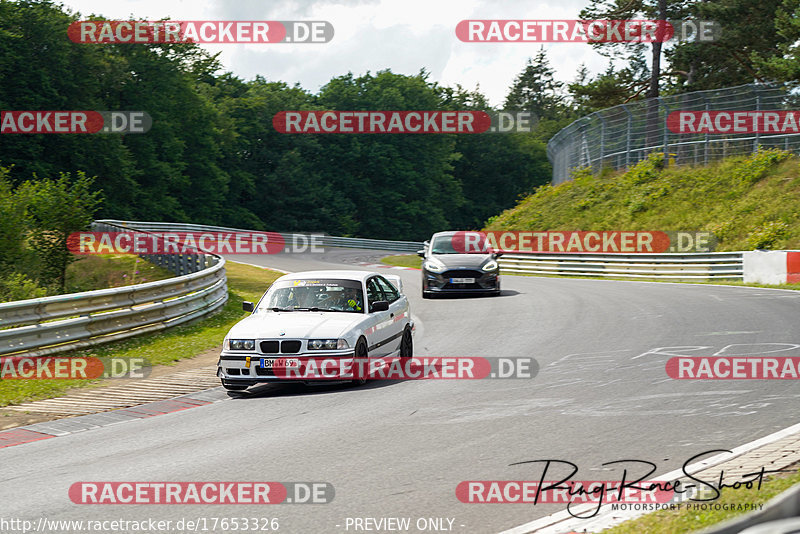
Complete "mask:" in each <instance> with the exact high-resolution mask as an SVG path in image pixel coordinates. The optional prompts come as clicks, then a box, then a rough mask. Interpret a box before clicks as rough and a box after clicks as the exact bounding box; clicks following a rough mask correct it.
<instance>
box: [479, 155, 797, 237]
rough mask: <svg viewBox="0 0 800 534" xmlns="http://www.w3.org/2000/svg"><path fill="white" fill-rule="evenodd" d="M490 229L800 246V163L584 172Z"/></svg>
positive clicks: (766, 160) (757, 160)
mask: <svg viewBox="0 0 800 534" xmlns="http://www.w3.org/2000/svg"><path fill="white" fill-rule="evenodd" d="M486 230H536V231H548V230H549V231H570V230H586V231H589V230H594V231H622V230H625V231H677V230H687V231H710V232H713V233H714V234H715V235H716V237H717V239H718V240H719V242H718V246H717V250H719V251H726V250H753V249H755V248H768V249H791V248H800V158H798V157H796V156H792V155H791V154H790V153H788V152H783V151H778V150H762V151H760V152H758V153H755V154H753V155H751V156H737V157H731V158H727V159H725V160H721V161H718V162H715V163H712V164H710V165H708V166H705V167H703V166H698V167H694V166H671V167H667V168H665V167H664V166H663V157H662V156H661V155H660V154H654V155H651V157H650V158H649V159H647V160H644V161H642V162H640V163H638V164H637V165H636V166H634V167H632V168H631V169H629V170H627V171H625V172H611V171H607V172H603V173H600V174H599V175H597V176H593V175H591V174H590V173H589V172H588V171H578V172H576V173H575V180H573V181H571V182H566V183H563V184H560V185H557V186H551V185H545V186H542V187H539V188H538V189H537V190H536V191H535V192H534V194H532V195H530V196H528V197H527V198H525V199H523V200H521V201H520V202H519V203H518V204H517V205H516V206H515V207H514V208H511V209H509V210H506V211H505V212H503V213H502V214H500V215H498V216H496V217H492V218H491V219H489V221H487V225H486Z"/></svg>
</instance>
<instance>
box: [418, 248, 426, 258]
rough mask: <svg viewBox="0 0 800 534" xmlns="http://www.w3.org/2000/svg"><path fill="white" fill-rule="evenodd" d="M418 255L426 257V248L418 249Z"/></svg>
mask: <svg viewBox="0 0 800 534" xmlns="http://www.w3.org/2000/svg"><path fill="white" fill-rule="evenodd" d="M417 256H419V257H420V258H424V257H425V251H424V250H418V251H417Z"/></svg>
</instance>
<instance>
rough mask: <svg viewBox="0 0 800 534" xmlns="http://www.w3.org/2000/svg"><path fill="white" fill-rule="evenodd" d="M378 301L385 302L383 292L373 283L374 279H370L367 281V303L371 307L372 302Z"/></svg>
mask: <svg viewBox="0 0 800 534" xmlns="http://www.w3.org/2000/svg"><path fill="white" fill-rule="evenodd" d="M379 300H386V299H385V298H384V296H383V291H382V290H381V288H380V286H379V285H378V284H377V282H376V281H375V278H370V279H369V281H367V302H368V304H369V305H370V306H372V303H373V302H377V301H379Z"/></svg>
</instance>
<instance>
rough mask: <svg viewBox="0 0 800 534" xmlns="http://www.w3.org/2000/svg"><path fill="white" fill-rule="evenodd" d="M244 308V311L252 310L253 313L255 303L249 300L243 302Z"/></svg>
mask: <svg viewBox="0 0 800 534" xmlns="http://www.w3.org/2000/svg"><path fill="white" fill-rule="evenodd" d="M242 309H243V310H244V311H246V312H251V313H252V311H253V309H254V308H253V303H252V302H247V301H244V302H242Z"/></svg>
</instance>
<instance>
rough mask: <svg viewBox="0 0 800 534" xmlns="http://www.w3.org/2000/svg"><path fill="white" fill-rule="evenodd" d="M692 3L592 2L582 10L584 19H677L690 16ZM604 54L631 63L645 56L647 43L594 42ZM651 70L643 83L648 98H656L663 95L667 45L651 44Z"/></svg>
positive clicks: (682, 0) (661, 0)
mask: <svg viewBox="0 0 800 534" xmlns="http://www.w3.org/2000/svg"><path fill="white" fill-rule="evenodd" d="M688 5H689V0H591V1H590V4H589V6H588V7H586V8H584V9H583V10H581V13H580V16H581V19H583V20H596V19H599V20H627V19H649V20H675V19H680V18H682V17H683V16H684V15H686V13H687V6H688ZM592 46H593V47H595V49H597V50H598V51H600V53H601V54H604V55H607V56H609V57H613V58H616V59H620V60H623V61H625V62H626V63H629V62H630V61H631V60H632V59H633V60H634V61H635V60H636V58H637V57H638V56H641V55H642V54H643V53H644V50H645V48H646V47H647V44H644V43H629V42H623V43H618V42H610V43H592ZM649 46H650V51H651V54H650V68H649V70H648V78H647V79H645V80H641V82H642V85H646V87H647V91H646V92H645V94H644V96H645V98H656V97H658V96H659V94H660V88H661V78H662V76H663V73H662V68H661V56H662V51H663V50H664V48H665V44H664V43H662V42H660V40H657V41H654V42H652V43H649Z"/></svg>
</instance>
